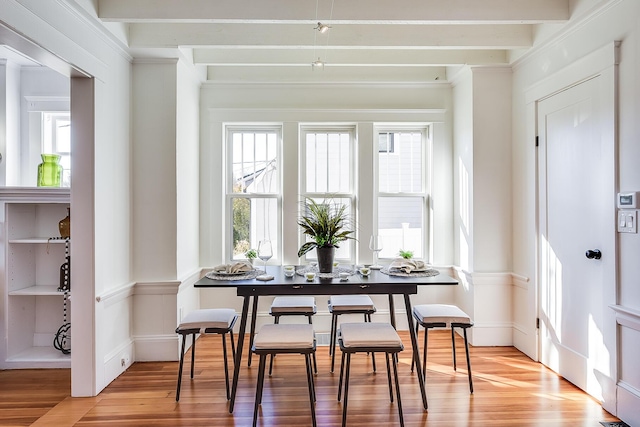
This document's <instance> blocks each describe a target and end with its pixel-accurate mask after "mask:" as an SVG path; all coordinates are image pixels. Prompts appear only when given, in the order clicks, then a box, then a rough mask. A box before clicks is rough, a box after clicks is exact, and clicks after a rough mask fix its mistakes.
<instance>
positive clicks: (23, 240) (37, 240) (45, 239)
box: [9, 237, 66, 245]
mask: <svg viewBox="0 0 640 427" xmlns="http://www.w3.org/2000/svg"><path fill="white" fill-rule="evenodd" d="M64 242H66V240H65V239H51V238H50V237H26V238H21V239H9V243H50V244H52V245H59V244H63V243H64Z"/></svg>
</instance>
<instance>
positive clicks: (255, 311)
mask: <svg viewBox="0 0 640 427" xmlns="http://www.w3.org/2000/svg"><path fill="white" fill-rule="evenodd" d="M257 314H258V296H257V295H255V296H254V297H253V307H252V308H251V335H249V355H248V356H249V362H248V363H247V366H251V355H252V354H253V353H252V351H251V349H252V348H253V337H254V335H255V333H256V317H257Z"/></svg>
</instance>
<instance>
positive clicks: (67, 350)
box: [53, 323, 71, 354]
mask: <svg viewBox="0 0 640 427" xmlns="http://www.w3.org/2000/svg"><path fill="white" fill-rule="evenodd" d="M53 347H55V349H56V350H59V351H61V352H62V353H63V354H71V323H65V324H64V325H62V326H60V328H59V329H58V332H56V336H55V338H54V339H53Z"/></svg>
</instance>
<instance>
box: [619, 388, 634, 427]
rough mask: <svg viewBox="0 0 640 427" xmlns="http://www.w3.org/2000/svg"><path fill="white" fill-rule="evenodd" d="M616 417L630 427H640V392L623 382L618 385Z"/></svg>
mask: <svg viewBox="0 0 640 427" xmlns="http://www.w3.org/2000/svg"><path fill="white" fill-rule="evenodd" d="M617 392H618V405H617V414H616V416H617V417H618V418H620V419H621V420H622V421H624V422H625V423H627V424H629V425H630V426H640V411H638V408H640V390H637V389H636V388H634V387H631V386H629V385H628V384H625V383H623V382H620V383H618V390H617Z"/></svg>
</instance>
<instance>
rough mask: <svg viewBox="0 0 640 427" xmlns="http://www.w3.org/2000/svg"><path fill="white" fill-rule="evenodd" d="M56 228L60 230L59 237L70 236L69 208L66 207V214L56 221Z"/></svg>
mask: <svg viewBox="0 0 640 427" xmlns="http://www.w3.org/2000/svg"><path fill="white" fill-rule="evenodd" d="M58 230H59V231H60V237H63V238H68V237H71V209H70V208H67V216H66V217H64V218H62V219H61V220H60V222H59V223H58Z"/></svg>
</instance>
